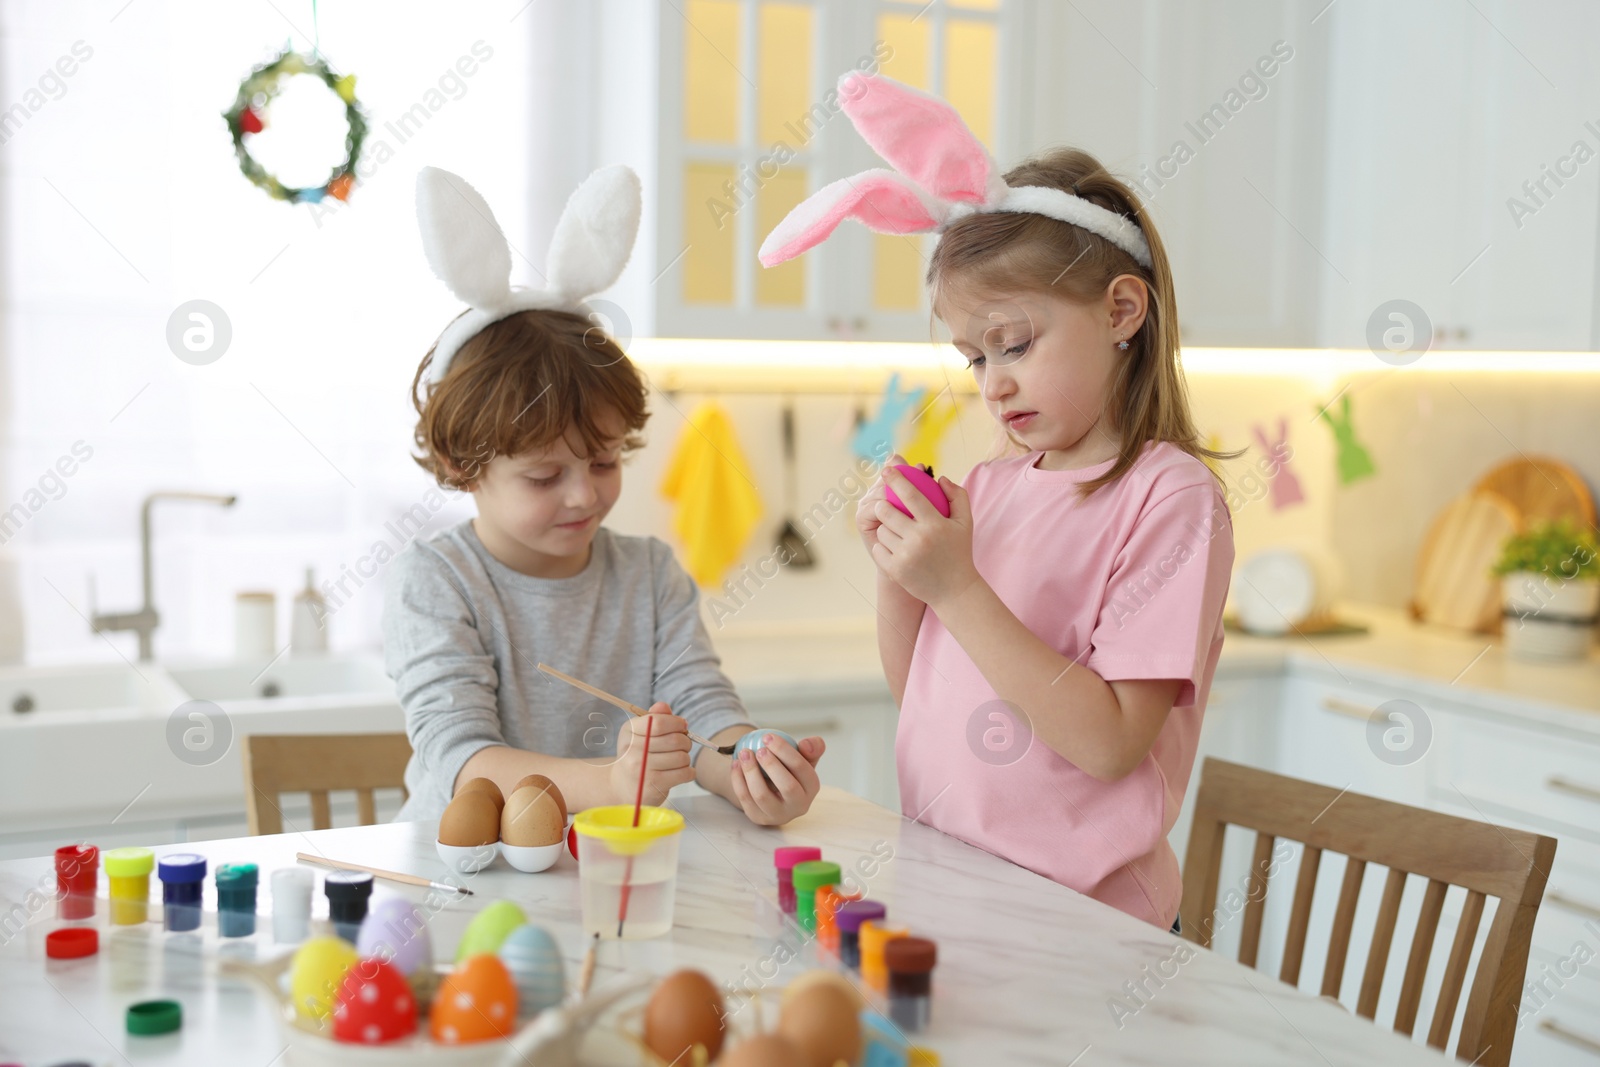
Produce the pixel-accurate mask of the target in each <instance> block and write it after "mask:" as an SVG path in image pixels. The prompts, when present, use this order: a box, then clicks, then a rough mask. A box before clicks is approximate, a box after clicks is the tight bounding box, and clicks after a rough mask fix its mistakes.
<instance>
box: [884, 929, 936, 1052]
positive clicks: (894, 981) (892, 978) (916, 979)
mask: <svg viewBox="0 0 1600 1067" xmlns="http://www.w3.org/2000/svg"><path fill="white" fill-rule="evenodd" d="M938 954H939V953H938V946H937V945H935V944H934V943H933V942H932V941H929V940H928V939H927V938H925V937H897V938H895V939H894V940H893V941H891V942H889V943H888V944H887V945H885V946H884V947H883V962H884V964H885V965H886V966H887V967H888V968H889V1018H890V1019H891V1020H893V1021H894V1024H895V1025H896V1026H898V1027H899V1028H900V1029H901V1030H904V1031H905V1032H906V1033H908V1034H914V1033H916V1032H917V1031H919V1030H922V1029H924V1028H925V1027H927V1025H928V1020H929V1014H930V1009H931V1008H932V1005H933V965H934V963H935V962H937V959H938Z"/></svg>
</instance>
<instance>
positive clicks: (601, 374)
mask: <svg viewBox="0 0 1600 1067" xmlns="http://www.w3.org/2000/svg"><path fill="white" fill-rule="evenodd" d="M433 354H434V349H433V348H430V349H429V350H428V354H427V356H425V357H424V358H423V360H422V363H421V365H420V366H418V367H417V376H416V378H415V380H414V381H413V382H412V383H411V403H412V406H413V407H415V408H416V410H417V415H418V419H417V427H416V430H415V431H414V433H413V435H412V436H413V439H414V440H415V442H416V445H417V447H418V449H420V451H421V454H420V455H413V456H412V457H411V458H412V459H413V460H415V461H416V463H417V465H418V466H420V467H421V468H422V469H423V470H425V471H427V472H428V473H429V474H431V475H433V478H434V480H435V481H436V482H437V483H438V484H439V485H440V486H441V487H444V488H447V489H460V490H463V491H467V492H470V491H471V490H472V487H473V486H474V484H476V482H477V478H478V474H479V472H480V471H481V470H482V468H483V467H484V466H485V465H486V464H488V462H489V461H490V460H491V459H493V458H494V457H495V456H516V455H521V454H523V453H526V452H531V451H535V450H537V449H541V448H545V447H547V446H548V445H550V444H551V443H553V442H555V441H557V440H559V439H562V438H564V437H566V436H567V435H568V434H569V433H570V432H571V431H572V430H574V429H575V430H577V432H578V436H579V438H580V439H581V441H582V443H583V445H584V448H585V449H586V450H587V454H589V455H593V454H595V453H597V452H600V451H603V450H604V448H605V446H606V444H607V443H608V442H607V440H606V431H605V429H604V428H603V427H602V426H601V420H602V419H603V418H605V417H606V415H607V414H608V413H614V414H615V415H617V416H620V417H621V419H622V422H623V425H624V427H625V435H624V437H623V442H622V450H623V452H624V453H628V452H632V451H634V450H636V449H638V448H640V447H642V446H643V445H644V438H643V436H642V435H641V433H640V431H642V430H643V429H644V425H645V422H646V421H647V420H648V419H649V418H650V412H649V411H648V410H647V409H646V407H645V399H646V395H647V392H648V390H647V388H646V386H645V383H644V378H643V376H642V375H641V374H640V373H639V369H638V368H637V367H636V366H634V364H633V362H632V361H631V360H630V359H628V357H627V356H626V355H625V354H624V353H623V351H622V348H621V346H619V345H618V344H617V342H616V341H614V340H613V339H612V338H611V337H610V336H609V335H608V334H607V333H606V332H605V331H604V330H602V329H600V328H599V327H598V326H596V325H594V324H593V323H592V322H591V321H590V320H588V319H586V318H584V317H583V316H582V315H578V314H575V313H572V312H567V311H555V310H534V311H519V312H517V313H516V314H514V315H508V316H507V317H505V318H503V319H501V320H499V321H498V322H493V323H490V324H489V325H488V326H485V327H484V328H483V329H482V330H480V331H479V332H478V333H477V334H475V335H473V337H472V338H471V339H470V340H468V341H467V342H466V343H465V344H463V345H462V346H461V348H460V350H459V351H458V352H457V353H456V354H455V357H454V358H453V359H452V360H451V361H450V368H449V370H447V371H446V372H445V375H444V378H443V379H441V380H440V381H438V382H431V383H428V384H427V385H426V386H424V384H423V383H424V380H425V379H426V378H427V373H428V367H429V365H430V364H431V363H432V362H433Z"/></svg>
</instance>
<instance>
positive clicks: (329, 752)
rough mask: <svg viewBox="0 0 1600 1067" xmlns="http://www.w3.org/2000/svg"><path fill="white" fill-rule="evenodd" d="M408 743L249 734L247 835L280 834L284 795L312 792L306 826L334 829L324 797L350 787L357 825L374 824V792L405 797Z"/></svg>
mask: <svg viewBox="0 0 1600 1067" xmlns="http://www.w3.org/2000/svg"><path fill="white" fill-rule="evenodd" d="M410 759H411V742H410V741H408V740H407V739H406V735H405V734H403V733H400V734H251V735H248V736H246V737H245V739H244V778H245V810H246V812H248V814H249V817H250V832H251V833H252V834H281V833H283V810H282V808H280V807H279V797H280V795H281V794H283V793H310V794H311V828H312V829H314V830H326V829H328V828H329V827H330V826H332V825H333V819H332V816H331V815H330V814H329V811H328V793H329V792H330V791H339V790H346V789H353V790H355V793H356V809H357V812H358V813H359V816H360V819H361V825H362V826H371V825H372V824H373V823H375V822H377V821H378V812H377V806H376V804H374V802H373V797H372V791H373V790H374V789H392V788H399V789H400V791H401V793H402V795H404V794H405V774H406V763H407V762H408V761H409V760H410Z"/></svg>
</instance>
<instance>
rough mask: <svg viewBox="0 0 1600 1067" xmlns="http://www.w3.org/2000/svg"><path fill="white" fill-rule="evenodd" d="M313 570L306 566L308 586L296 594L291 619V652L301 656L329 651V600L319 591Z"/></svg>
mask: <svg viewBox="0 0 1600 1067" xmlns="http://www.w3.org/2000/svg"><path fill="white" fill-rule="evenodd" d="M312 575H313V571H312V569H311V568H310V567H307V568H306V587H305V588H304V589H302V590H300V592H298V593H296V594H295V597H294V610H293V611H292V612H291V614H290V619H289V652H290V654H291V655H295V656H300V655H306V654H316V653H322V652H326V651H328V627H327V625H326V622H325V620H326V619H327V617H328V602H327V600H325V599H324V598H323V596H322V594H321V593H319V592H317V586H316V582H315V581H314V580H313V577H312Z"/></svg>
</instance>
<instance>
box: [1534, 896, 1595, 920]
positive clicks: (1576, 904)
mask: <svg viewBox="0 0 1600 1067" xmlns="http://www.w3.org/2000/svg"><path fill="white" fill-rule="evenodd" d="M1544 898H1545V899H1546V900H1548V901H1549V902H1550V905H1551V907H1556V908H1565V909H1567V910H1568V911H1575V912H1577V913H1578V914H1579V915H1588V916H1590V917H1591V918H1595V919H1600V906H1596V905H1594V904H1590V903H1588V902H1586V901H1582V900H1574V899H1572V898H1571V897H1569V896H1567V895H1566V894H1565V893H1563V892H1561V890H1559V889H1556V890H1552V891H1551V892H1549V893H1546V894H1545V895H1544Z"/></svg>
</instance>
